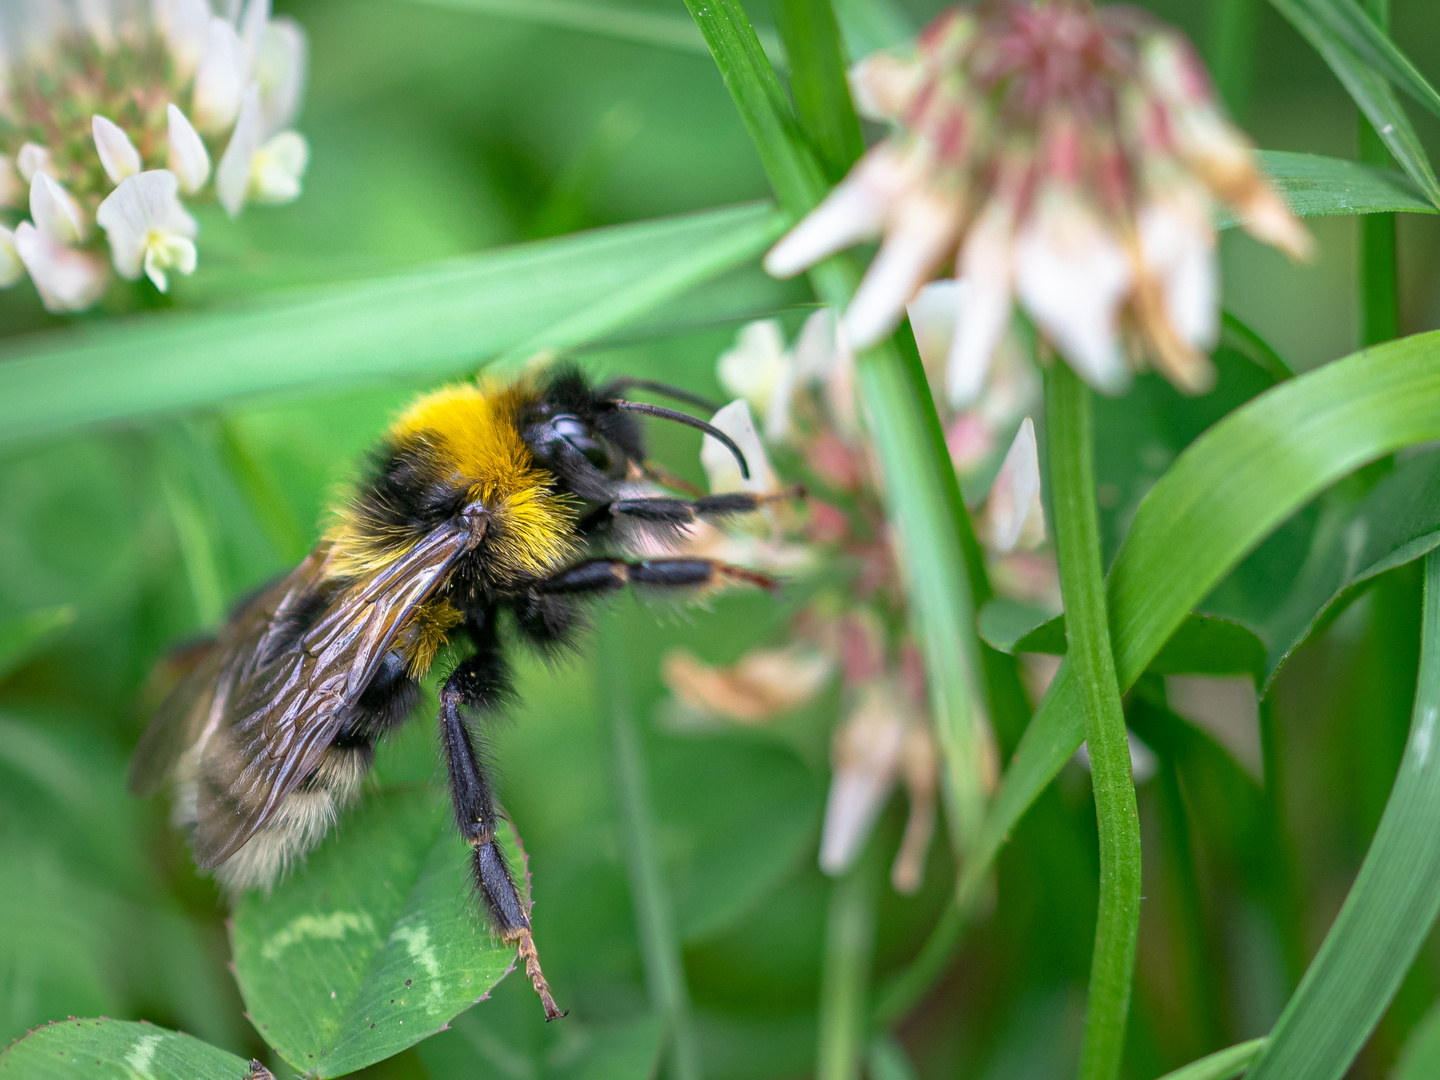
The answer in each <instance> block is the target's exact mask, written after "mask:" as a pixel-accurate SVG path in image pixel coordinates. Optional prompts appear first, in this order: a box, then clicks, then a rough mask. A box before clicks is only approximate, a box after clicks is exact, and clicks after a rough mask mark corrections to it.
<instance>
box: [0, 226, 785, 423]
mask: <svg viewBox="0 0 1440 1080" xmlns="http://www.w3.org/2000/svg"><path fill="white" fill-rule="evenodd" d="M773 214H774V211H773V208H772V207H770V206H768V205H766V204H751V205H747V206H739V207H730V208H727V209H723V210H712V211H706V212H704V213H700V214H689V215H684V216H681V217H675V218H665V219H660V220H656V221H647V222H641V223H638V224H634V225H621V226H614V227H611V228H606V229H596V230H594V231H592V232H586V233H577V234H574V235H571V236H566V237H562V238H559V239H555V240H542V241H538V242H535V243H529V244H519V245H516V246H514V247H507V248H500V249H498V250H495V251H489V252H484V253H482V254H479V255H472V256H467V257H465V258H462V259H453V260H447V261H445V262H442V263H437V264H432V265H429V266H424V267H421V268H418V269H416V270H412V271H408V272H405V273H401V274H396V275H393V276H388V277H383V278H378V279H374V280H370V281H363V282H357V283H349V284H345V285H334V286H328V287H325V288H319V289H308V290H303V291H299V290H297V291H296V292H294V293H290V294H286V295H282V296H280V297H277V298H274V299H268V300H262V301H257V302H254V303H251V304H247V305H244V306H240V307H235V308H227V309H223V310H215V311H206V312H198V313H180V312H167V313H164V314H156V315H147V316H140V317H135V318H130V319H121V320H116V321H113V322H105V323H93V324H88V325H86V326H82V327H75V328H73V329H66V330H58V331H52V332H47V333H43V334H36V335H33V336H30V337H27V338H23V339H12V340H10V341H8V342H5V343H4V344H3V346H0V440H8V441H23V440H31V439H35V438H39V437H44V436H53V435H57V434H61V433H64V432H67V431H71V430H74V429H75V428H78V427H82V426H84V425H87V424H95V423H101V422H106V421H115V420H120V419H125V418H130V417H138V416H153V415H156V414H163V413H167V412H175V411H178V410H184V409H193V408H196V407H199V406H206V405H214V404H216V403H219V402H222V401H228V400H231V399H234V398H238V397H243V396H251V395H256V394H263V393H271V392H275V391H282V390H296V389H300V388H306V387H314V386H320V385H325V384H334V385H340V384H343V385H347V386H354V385H355V384H357V383H360V382H364V381H365V380H367V379H371V380H374V379H381V378H386V377H393V376H400V377H412V378H414V377H435V376H444V375H452V374H455V373H456V372H459V371H464V370H466V369H470V368H473V367H474V366H475V365H476V364H477V363H478V362H479V361H481V360H483V359H485V358H487V357H492V356H495V355H497V354H498V353H501V352H504V351H505V350H507V349H510V348H513V347H514V346H516V345H518V344H520V343H522V342H525V341H527V340H528V339H531V338H533V337H534V336H535V335H537V334H539V333H541V332H542V331H544V330H545V329H546V328H548V327H551V326H554V325H556V324H561V323H563V322H564V321H565V320H566V319H568V318H570V317H572V316H573V315H574V313H575V312H576V311H577V310H586V309H593V308H594V307H595V306H600V307H602V308H608V310H609V311H610V312H611V313H612V314H617V313H618V314H620V315H630V316H633V315H634V314H635V313H636V311H637V308H636V305H635V304H634V303H633V302H632V301H631V300H630V299H628V298H627V296H626V294H627V291H628V290H632V289H637V288H638V289H639V290H640V291H641V292H642V293H643V296H644V298H645V299H646V300H647V301H648V302H650V303H658V302H660V301H661V300H663V299H665V296H664V294H663V290H658V289H657V288H656V282H657V280H660V279H662V278H663V276H664V275H665V274H666V273H668V272H673V273H675V274H676V275H677V279H676V280H677V281H678V282H679V283H680V284H682V285H684V284H687V283H689V282H691V281H693V280H694V279H695V274H694V270H693V265H694V260H695V257H696V251H697V249H698V250H700V251H701V252H702V253H704V254H707V255H708V254H709V253H710V252H711V250H712V249H711V246H712V245H725V244H728V243H729V242H730V240H729V238H732V237H734V236H735V235H737V234H743V235H745V236H747V237H749V238H750V240H752V241H754V243H755V245H756V247H755V248H747V247H744V246H743V245H742V246H741V247H740V248H739V249H731V250H732V251H733V254H734V255H735V257H736V263H734V264H730V265H738V264H739V263H740V262H743V261H745V260H747V259H748V258H750V257H751V256H752V255H753V254H754V251H755V250H757V249H758V247H759V246H763V239H762V238H763V236H765V235H768V234H767V233H766V232H765V230H766V229H768V228H770V225H769V224H768V223H769V222H771V221H773V220H774V218H773ZM730 265H717V264H715V263H714V262H710V263H708V264H707V266H708V268H709V269H710V270H711V271H713V272H715V273H719V272H720V271H722V270H724V269H729V268H730ZM590 329H591V330H592V331H594V330H600V329H609V328H605V327H602V326H601V325H600V324H599V322H598V321H596V322H592V323H591V325H590ZM574 337H575V335H574V334H571V342H570V343H571V344H573V343H575V342H574Z"/></svg>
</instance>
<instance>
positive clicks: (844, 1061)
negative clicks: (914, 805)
mask: <svg viewBox="0 0 1440 1080" xmlns="http://www.w3.org/2000/svg"><path fill="white" fill-rule="evenodd" d="M879 847H880V846H879V844H878V843H876V842H875V841H874V840H873V839H872V841H871V842H870V843H869V844H868V845H867V846H866V850H865V853H864V855H863V856H862V857H861V859H860V861H859V862H858V863H857V864H856V865H855V866H854V867H852V868H851V870H850V872H849V873H848V874H846V875H845V876H844V877H843V878H840V879H839V880H838V881H836V882H835V883H834V884H833V885H832V886H831V887H830V910H829V914H828V917H827V919H826V925H825V965H824V968H823V969H822V971H821V976H820V979H821V982H820V1030H819V1050H818V1053H817V1054H816V1065H815V1076H816V1080H860V1071H861V1060H862V1057H863V1054H862V1050H863V1047H864V1044H865V1035H866V1025H865V1018H866V1017H865V1014H866V1008H867V1003H866V997H867V995H868V992H869V989H870V968H871V962H872V960H873V957H874V952H875V917H876V913H877V909H878V906H879V900H880V881H881V878H882V877H883V876H884V873H885V862H884V857H883V854H882V853H881V851H880V850H879Z"/></svg>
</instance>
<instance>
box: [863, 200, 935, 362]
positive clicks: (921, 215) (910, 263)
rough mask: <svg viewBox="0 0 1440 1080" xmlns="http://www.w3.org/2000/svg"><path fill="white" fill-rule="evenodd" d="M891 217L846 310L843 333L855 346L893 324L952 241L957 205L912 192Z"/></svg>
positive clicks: (867, 343)
mask: <svg viewBox="0 0 1440 1080" xmlns="http://www.w3.org/2000/svg"><path fill="white" fill-rule="evenodd" d="M895 216H896V220H895V222H894V227H893V228H892V229H891V231H890V232H889V233H888V234H887V235H886V237H885V242H884V243H883V244H881V246H880V252H879V254H877V255H876V256H875V261H874V262H872V263H871V264H870V269H869V270H867V271H866V272H865V278H864V280H862V281H861V282H860V288H859V289H857V290H856V292H855V299H853V300H852V301H851V302H850V308H849V310H847V311H846V312H845V333H846V336H848V337H849V339H850V343H851V344H852V345H854V346H855V348H857V349H864V348H866V347H868V346H870V345H873V344H874V343H875V342H877V341H879V340H880V339H881V338H882V337H884V336H885V335H886V334H888V333H890V331H891V330H893V329H895V325H896V324H897V323H898V322H899V321H900V317H901V316H902V315H903V314H904V313H905V305H906V304H907V303H909V302H910V301H911V300H912V299H913V298H914V297H915V294H916V293H918V292H919V291H920V286H921V285H923V284H924V283H925V279H926V278H927V277H929V275H930V274H931V272H932V271H933V270H934V269H935V265H936V263H938V262H939V261H940V260H941V259H942V258H944V257H945V253H946V251H947V250H948V249H949V248H950V247H951V245H953V244H954V243H955V232H956V229H957V227H958V226H959V219H960V207H959V205H958V204H957V203H956V201H955V200H953V199H946V198H943V197H940V196H937V195H936V194H934V193H930V192H912V193H910V194H909V195H907V196H906V197H905V199H904V200H903V202H901V204H900V205H899V206H898V207H897V208H896V215H895Z"/></svg>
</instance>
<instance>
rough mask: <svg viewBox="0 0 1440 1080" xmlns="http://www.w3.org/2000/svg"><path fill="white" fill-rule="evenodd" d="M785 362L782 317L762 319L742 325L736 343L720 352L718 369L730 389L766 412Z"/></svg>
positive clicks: (724, 383)
mask: <svg viewBox="0 0 1440 1080" xmlns="http://www.w3.org/2000/svg"><path fill="white" fill-rule="evenodd" d="M784 366H785V337H784V333H783V332H782V331H781V329H780V320H778V319H759V320H757V321H755V322H751V323H746V324H745V325H744V326H742V327H741V328H740V332H739V333H738V334H736V335H735V345H734V347H733V348H731V349H727V350H726V351H725V352H723V353H721V354H720V360H719V362H718V364H717V365H716V373H717V375H718V376H719V378H720V385H721V386H723V387H724V388H725V389H726V391H727V392H728V393H730V394H733V395H734V396H735V397H739V398H744V399H745V400H746V401H748V402H749V403H750V404H751V405H753V406H754V407H755V409H756V411H758V412H764V411H765V410H766V409H767V408H769V405H770V401H771V399H772V397H773V395H774V391H775V384H776V381H777V380H778V379H779V378H780V371H781V368H783V367H784Z"/></svg>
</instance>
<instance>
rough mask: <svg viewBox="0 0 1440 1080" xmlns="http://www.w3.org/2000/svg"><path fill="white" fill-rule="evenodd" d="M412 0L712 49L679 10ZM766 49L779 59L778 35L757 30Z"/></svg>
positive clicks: (555, 1)
mask: <svg viewBox="0 0 1440 1080" xmlns="http://www.w3.org/2000/svg"><path fill="white" fill-rule="evenodd" d="M410 2H411V3H421V4H428V5H430V6H431V7H441V8H450V9H451V10H453V11H465V12H473V13H475V14H477V15H494V16H498V17H499V18H502V19H516V20H520V21H523V22H530V23H538V24H539V25H541V26H553V27H556V28H557V29H561V30H575V31H578V32H580V33H583V34H596V35H598V36H600V37H608V38H614V39H616V40H617V41H625V42H630V43H631V44H636V45H652V46H655V47H656V48H660V49H674V50H677V51H679V52H688V53H697V54H699V55H701V56H706V55H708V54H709V52H710V50H709V49H708V48H707V47H706V45H705V39H704V38H703V37H701V36H700V34H698V33H697V32H696V30H695V23H694V22H692V21H691V20H690V19H687V18H686V17H685V16H684V15H680V14H678V13H676V14H671V13H670V12H668V11H645V10H642V9H639V8H633V7H622V6H620V5H619V4H590V3H581V2H577V0H410ZM758 33H759V37H760V42H761V44H762V45H763V47H764V49H765V52H766V54H767V55H768V56H770V57H771V58H772V59H773V60H775V61H777V62H778V61H779V60H780V58H781V57H782V55H783V53H782V51H781V48H780V39H779V38H778V37H776V35H775V33H774V32H773V31H765V30H761V31H759V32H758Z"/></svg>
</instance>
